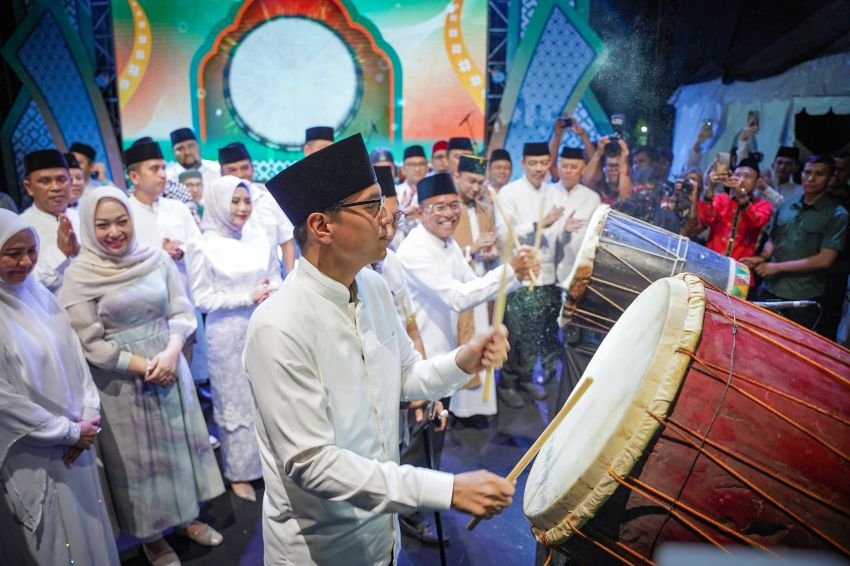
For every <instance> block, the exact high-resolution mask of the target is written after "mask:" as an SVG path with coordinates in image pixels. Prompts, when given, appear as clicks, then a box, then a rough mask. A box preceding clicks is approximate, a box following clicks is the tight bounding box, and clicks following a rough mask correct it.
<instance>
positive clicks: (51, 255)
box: [21, 205, 81, 293]
mask: <svg viewBox="0 0 850 566" xmlns="http://www.w3.org/2000/svg"><path fill="white" fill-rule="evenodd" d="M65 216H67V217H68V220H70V221H71V226H73V227H74V233H75V234H76V235H77V241H78V242H79V241H80V237H81V236H80V214H79V212H77V210H76V209H74V208H68V209H67V210H65ZM21 218H23V219H24V220H25V221H27V222H29V223H30V224H32V225H33V227H34V228H35V231H36V232H38V239H39V242H40V243H39V246H38V263H37V264H36V266H35V269H34V270H33V275H35V278H36V279H37V280H38V281H40V282H41V284H42V285H44V286H45V287H47V288H48V289H49V290H50V292H52V293H56V291H58V290H59V287H61V286H62V275H63V274H64V273H65V268H67V267H68V264H70V263H71V259H72V258H69V257H66V256H65V254H63V253H62V251H61V250H60V249H59V244H58V238H57V233H58V230H59V220H58V219H57V218H56V217H55V216H53V215H52V214H48V213H46V212H44V211H43V210H41V209H40V208H38V207H37V206H36V205H32V206H31V207H29V208H28V209H26V210H25V211H23V212H22V213H21Z"/></svg>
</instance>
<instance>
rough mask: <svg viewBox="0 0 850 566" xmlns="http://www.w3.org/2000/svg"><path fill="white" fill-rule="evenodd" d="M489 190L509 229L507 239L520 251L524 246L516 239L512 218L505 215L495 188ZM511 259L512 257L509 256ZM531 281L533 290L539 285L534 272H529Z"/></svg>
mask: <svg viewBox="0 0 850 566" xmlns="http://www.w3.org/2000/svg"><path fill="white" fill-rule="evenodd" d="M487 190H489V191H490V198H491V199H492V200H493V204H495V205H496V210H498V211H499V214H501V215H502V220H504V221H505V226H507V228H508V237H507V239H509V240H513V243H514V247H515V248H516V249H519V248H520V246H521V245H522V244H520V243H519V238H517V237H516V232H514V230H513V227H512V226H511V219H510V217H509V216H508V215H507V214H505V210H504V209H503V208H502V204H501V203H500V202H499V195H498V194H497V193H496V190H495V189H493V187H488V188H487ZM508 259H510V256H508ZM529 279H531V287H532V288H533V287H534V286H535V285H537V276H536V275H535V274H534V272H533V271H529Z"/></svg>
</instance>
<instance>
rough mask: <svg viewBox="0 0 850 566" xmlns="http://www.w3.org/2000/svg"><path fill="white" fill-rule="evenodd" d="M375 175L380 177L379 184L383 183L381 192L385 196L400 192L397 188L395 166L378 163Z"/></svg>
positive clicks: (392, 195)
mask: <svg viewBox="0 0 850 566" xmlns="http://www.w3.org/2000/svg"><path fill="white" fill-rule="evenodd" d="M375 176H376V177H377V178H378V184H379V185H381V194H382V195H384V196H385V197H395V196H398V193H397V192H396V190H395V179H393V168H392V167H390V166H389V165H376V166H375Z"/></svg>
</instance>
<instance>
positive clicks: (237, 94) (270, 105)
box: [226, 18, 358, 146]
mask: <svg viewBox="0 0 850 566" xmlns="http://www.w3.org/2000/svg"><path fill="white" fill-rule="evenodd" d="M229 67H230V69H229V73H228V76H227V79H226V80H227V87H228V90H229V92H230V102H231V104H232V105H233V108H234V109H235V110H236V112H237V113H238V115H239V117H240V118H241V119H242V121H243V122H244V123H245V125H246V126H247V127H248V128H250V129H251V130H252V131H253V132H254V133H256V134H258V135H259V136H261V137H263V138H265V139H267V140H269V141H271V142H274V143H278V144H281V145H286V146H300V145H301V144H302V143H304V130H305V129H306V128H308V127H310V126H316V125H328V126H333V127H334V128H336V127H337V126H339V125H340V124H342V123H343V122H344V121H345V119H346V118H347V117H348V115H349V114H350V113H351V111H352V109H353V107H354V105H355V103H356V102H357V87H358V81H357V67H356V65H355V62H354V60H353V58H352V54H351V52H350V51H349V49H348V47H347V46H346V45H345V43H344V42H343V41H342V40H341V39H340V38H339V37H338V36H337V35H336V34H335V33H334V32H332V31H331V30H330V29H328V28H327V27H325V26H324V25H322V24H319V23H317V22H315V21H313V20H307V19H303V18H277V19H274V20H271V21H269V22H267V23H264V24H261V25H260V26H258V27H256V28H254V29H253V30H251V31H250V32H249V33H248V34H247V35H246V36H245V37H244V38H243V39H242V41H240V42H239V45H238V46H237V47H236V49H235V52H234V53H233V55H232V57H231V60H230V64H229Z"/></svg>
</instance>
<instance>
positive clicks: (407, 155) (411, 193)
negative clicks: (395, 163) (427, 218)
mask: <svg viewBox="0 0 850 566" xmlns="http://www.w3.org/2000/svg"><path fill="white" fill-rule="evenodd" d="M401 172H402V173H403V174H404V182H403V183H399V184H398V185H397V186H396V193H397V194H398V202H399V207H400V209H401V210H402V212H404V219H403V222H402V224H401V226H400V227H399V228H400V229H399V230H398V232H396V237H395V238H394V239H393V241H392V243H391V244H390V245H391V246H392V247H393V248H394V249H398V247H399V246H400V245H401V242H402V241H403V240H404V237H405V236H407V234H408V233H409V232H410V231H411V230H412V229H413V228H414V227H415V226H416V224H417V222H418V221H419V200H418V199H417V198H416V185H417V184H419V181H421V180H422V179H424V178H425V175H427V174H428V159H427V158H426V157H425V148H424V147H422V146H421V145H411V146H408V147H406V148H404V156H403V158H402V162H401Z"/></svg>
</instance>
